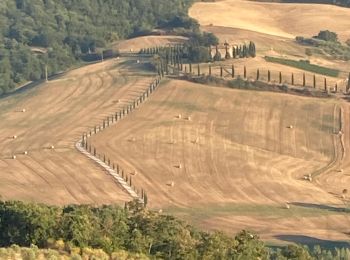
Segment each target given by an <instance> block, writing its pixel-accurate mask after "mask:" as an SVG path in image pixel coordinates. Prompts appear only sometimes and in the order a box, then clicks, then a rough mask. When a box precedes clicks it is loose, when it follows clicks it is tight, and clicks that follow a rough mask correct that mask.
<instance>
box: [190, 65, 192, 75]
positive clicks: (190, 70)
mask: <svg viewBox="0 0 350 260" xmlns="http://www.w3.org/2000/svg"><path fill="white" fill-rule="evenodd" d="M190 74H192V63H191V62H190Z"/></svg>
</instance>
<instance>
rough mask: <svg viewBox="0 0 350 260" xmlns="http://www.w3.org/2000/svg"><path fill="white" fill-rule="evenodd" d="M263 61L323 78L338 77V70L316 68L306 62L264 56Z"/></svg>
mask: <svg viewBox="0 0 350 260" xmlns="http://www.w3.org/2000/svg"><path fill="white" fill-rule="evenodd" d="M265 60H266V61H267V62H273V63H279V64H282V65H286V66H290V67H294V68H297V69H301V70H306V71H310V72H314V73H317V74H321V75H325V76H330V77H338V75H339V70H337V69H330V68H327V67H322V66H318V65H315V64H310V63H309V62H308V61H303V60H300V61H297V60H289V59H282V58H275V57H270V56H265Z"/></svg>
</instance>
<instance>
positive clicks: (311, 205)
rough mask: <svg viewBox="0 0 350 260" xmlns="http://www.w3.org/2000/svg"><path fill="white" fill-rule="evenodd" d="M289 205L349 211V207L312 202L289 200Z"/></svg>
mask: <svg viewBox="0 0 350 260" xmlns="http://www.w3.org/2000/svg"><path fill="white" fill-rule="evenodd" d="M290 205H294V206H299V207H305V208H313V209H322V210H328V211H333V212H346V213H349V212H350V209H348V208H345V207H334V206H328V205H322V204H314V203H304V202H291V203H290Z"/></svg>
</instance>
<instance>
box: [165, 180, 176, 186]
mask: <svg viewBox="0 0 350 260" xmlns="http://www.w3.org/2000/svg"><path fill="white" fill-rule="evenodd" d="M166 185H167V186H169V187H174V186H175V182H173V181H170V182H167V184H166Z"/></svg>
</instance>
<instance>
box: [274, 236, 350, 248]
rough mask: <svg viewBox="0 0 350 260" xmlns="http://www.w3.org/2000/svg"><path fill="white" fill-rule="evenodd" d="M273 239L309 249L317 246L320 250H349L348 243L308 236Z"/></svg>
mask: <svg viewBox="0 0 350 260" xmlns="http://www.w3.org/2000/svg"><path fill="white" fill-rule="evenodd" d="M274 237H275V238H277V239H279V240H282V241H287V242H293V243H299V244H303V245H307V246H309V247H313V246H315V245H319V246H321V247H322V248H328V249H332V248H335V247H338V248H350V243H349V242H347V241H333V240H324V239H319V238H315V237H310V236H303V235H276V236H274Z"/></svg>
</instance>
